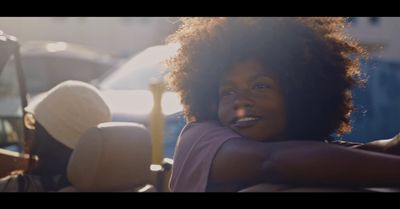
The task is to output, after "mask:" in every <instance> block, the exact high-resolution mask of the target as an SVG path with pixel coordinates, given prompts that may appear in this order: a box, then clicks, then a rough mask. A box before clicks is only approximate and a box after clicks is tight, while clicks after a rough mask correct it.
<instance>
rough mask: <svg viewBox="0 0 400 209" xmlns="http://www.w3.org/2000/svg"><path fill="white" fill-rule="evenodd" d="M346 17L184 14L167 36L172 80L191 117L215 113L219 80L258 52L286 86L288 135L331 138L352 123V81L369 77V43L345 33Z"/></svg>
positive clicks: (212, 116)
mask: <svg viewBox="0 0 400 209" xmlns="http://www.w3.org/2000/svg"><path fill="white" fill-rule="evenodd" d="M346 26H347V25H346V19H345V18H341V17H222V18H219V17H218V18H217V17H197V18H182V25H181V27H180V28H179V29H178V30H177V31H176V32H175V33H174V34H172V35H171V36H170V37H168V41H169V42H178V43H180V44H181V48H180V49H179V51H178V53H177V55H176V56H175V57H173V58H172V59H170V60H169V62H168V65H169V66H170V68H171V70H172V71H171V73H170V75H169V77H168V81H169V85H170V87H171V88H172V89H173V90H175V91H177V92H178V94H179V95H180V97H181V102H182V104H183V106H184V114H185V117H186V119H187V120H188V121H189V122H193V121H204V120H218V114H217V105H218V83H219V81H220V79H221V76H223V75H224V74H226V73H227V72H228V71H229V70H231V69H232V67H233V65H235V64H237V63H240V62H242V61H244V60H247V59H253V60H254V59H255V60H256V61H258V62H260V64H262V65H263V66H268V70H269V72H271V73H273V74H274V75H275V76H276V77H277V79H278V83H279V84H280V85H281V86H282V89H283V92H284V98H285V103H286V107H285V108H286V109H287V112H288V118H287V119H288V127H287V133H288V137H291V138H292V139H308V140H310V139H311V140H312V139H318V140H321V139H322V138H325V139H326V138H329V136H331V134H333V133H336V134H338V135H341V134H343V133H346V132H349V131H350V130H351V124H350V121H349V117H350V113H351V112H352V110H353V107H352V95H351V89H352V88H353V87H354V86H361V85H362V84H363V82H364V80H363V79H362V77H361V75H360V69H359V64H360V58H362V57H366V52H365V50H364V49H363V48H362V47H361V46H360V45H359V44H358V42H357V41H355V40H353V39H352V38H351V37H349V36H348V35H347V34H346V33H345V27H346Z"/></svg>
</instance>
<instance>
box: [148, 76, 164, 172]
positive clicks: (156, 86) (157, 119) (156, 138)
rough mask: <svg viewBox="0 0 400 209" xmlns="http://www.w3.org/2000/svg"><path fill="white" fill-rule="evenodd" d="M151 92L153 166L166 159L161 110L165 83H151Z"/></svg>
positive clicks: (150, 122) (150, 125) (150, 124)
mask: <svg viewBox="0 0 400 209" xmlns="http://www.w3.org/2000/svg"><path fill="white" fill-rule="evenodd" d="M150 90H151V92H152V93H153V101H154V102H153V109H152V111H151V114H150V121H149V127H150V135H151V140H152V147H153V151H152V164H157V165H161V162H162V159H163V157H164V146H163V138H164V123H165V121H164V114H163V113H162V108H161V98H162V94H163V93H164V83H163V82H161V81H153V82H151V83H150Z"/></svg>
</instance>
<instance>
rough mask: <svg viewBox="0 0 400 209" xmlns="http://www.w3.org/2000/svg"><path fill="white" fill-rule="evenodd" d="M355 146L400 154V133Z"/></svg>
mask: <svg viewBox="0 0 400 209" xmlns="http://www.w3.org/2000/svg"><path fill="white" fill-rule="evenodd" d="M355 148H357V149H362V150H368V151H374V152H381V153H386V154H392V155H400V134H397V135H396V136H394V137H393V138H390V139H381V140H375V141H372V142H369V143H366V144H363V145H359V146H356V147H355Z"/></svg>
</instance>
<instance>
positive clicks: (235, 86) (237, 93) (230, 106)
mask: <svg viewBox="0 0 400 209" xmlns="http://www.w3.org/2000/svg"><path fill="white" fill-rule="evenodd" d="M218 94H219V104H218V117H219V120H220V122H221V123H222V124H223V125H224V126H227V127H229V128H231V129H233V130H234V131H236V132H237V133H239V134H240V135H242V136H243V137H246V138H249V139H255V140H259V141H266V140H280V139H282V138H283V137H285V129H286V118H287V116H286V109H285V103H284V98H283V94H282V90H281V88H280V86H279V85H278V82H277V80H275V79H274V78H273V77H272V75H271V74H269V73H267V72H266V71H265V69H264V68H263V66H261V65H260V64H258V63H257V62H255V61H251V60H249V61H245V62H241V63H239V64H237V65H235V66H234V67H233V69H232V70H231V71H229V72H228V73H227V75H226V76H224V77H223V78H222V79H221V81H220V84H219V92H218Z"/></svg>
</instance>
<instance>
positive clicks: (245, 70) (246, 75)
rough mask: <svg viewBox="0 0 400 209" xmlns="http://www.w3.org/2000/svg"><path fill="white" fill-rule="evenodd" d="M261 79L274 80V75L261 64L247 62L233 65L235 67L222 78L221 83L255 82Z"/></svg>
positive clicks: (253, 61) (251, 61)
mask: <svg viewBox="0 0 400 209" xmlns="http://www.w3.org/2000/svg"><path fill="white" fill-rule="evenodd" d="M259 77H267V78H269V79H271V80H274V76H273V75H272V73H271V72H270V71H269V70H268V69H267V68H265V67H264V66H263V65H262V64H261V63H260V62H258V61H255V60H246V61H242V62H239V63H237V64H235V65H233V67H232V68H231V69H230V70H228V71H227V72H226V73H225V74H224V76H222V78H221V80H220V83H221V84H222V83H227V82H235V81H244V80H246V81H247V80H254V79H257V78H259Z"/></svg>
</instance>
